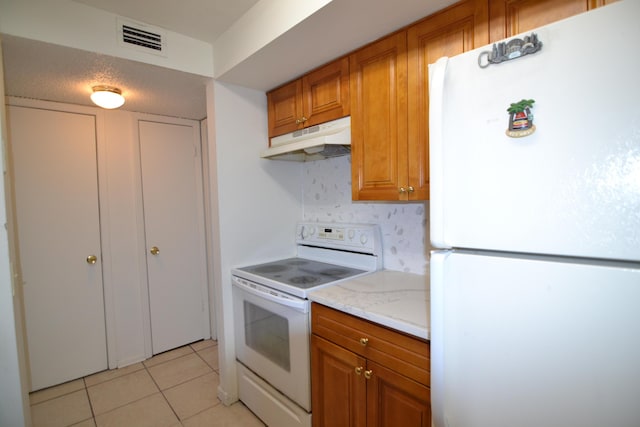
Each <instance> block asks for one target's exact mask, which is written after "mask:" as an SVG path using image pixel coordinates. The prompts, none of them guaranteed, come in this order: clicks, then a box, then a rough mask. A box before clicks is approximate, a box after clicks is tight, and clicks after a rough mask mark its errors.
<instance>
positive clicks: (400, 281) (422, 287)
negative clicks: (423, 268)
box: [308, 270, 431, 340]
mask: <svg viewBox="0 0 640 427" xmlns="http://www.w3.org/2000/svg"><path fill="white" fill-rule="evenodd" d="M308 298H309V299H310V300H311V301H313V302H317V303H318V304H322V305H325V306H327V307H331V308H334V309H336V310H340V311H342V312H344V313H348V314H351V315H354V316H356V317H360V318H362V319H366V320H369V321H371V322H374V323H377V324H379V325H382V326H386V327H388V328H391V329H395V330H397V331H400V332H404V333H406V334H409V335H413V336H416V337H418V338H422V339H426V340H429V339H430V335H431V334H430V327H429V326H430V325H429V317H430V298H429V276H428V275H427V276H424V275H419V274H414V273H404V272H401V271H394V270H380V271H376V272H373V273H371V274H367V275H364V276H360V277H357V278H355V279H350V280H345V281H343V282H339V283H336V284H334V285H331V286H326V287H323V288H320V289H317V290H315V291H312V292H310V293H309V295H308Z"/></svg>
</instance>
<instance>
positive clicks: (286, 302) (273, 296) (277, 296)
mask: <svg viewBox="0 0 640 427" xmlns="http://www.w3.org/2000/svg"><path fill="white" fill-rule="evenodd" d="M232 283H233V285H234V286H237V287H238V288H240V289H241V290H243V291H244V292H247V293H249V294H251V295H255V296H257V297H260V298H264V299H266V300H268V301H271V302H275V303H276V304H280V305H283V306H285V307H289V308H293V309H294V310H296V311H299V312H301V313H308V312H309V301H308V300H306V299H301V298H296V297H293V296H289V295H286V294H283V293H281V292H278V291H275V290H273V289H270V288H267V287H265V286H261V285H256V286H255V287H253V286H249V285H248V284H247V283H246V282H245V281H243V280H241V279H238V278H237V277H235V276H233V277H232Z"/></svg>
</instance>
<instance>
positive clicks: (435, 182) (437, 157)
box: [429, 56, 449, 248]
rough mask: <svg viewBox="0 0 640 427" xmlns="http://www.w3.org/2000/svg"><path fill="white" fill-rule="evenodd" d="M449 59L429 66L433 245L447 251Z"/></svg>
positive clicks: (431, 231)
mask: <svg viewBox="0 0 640 427" xmlns="http://www.w3.org/2000/svg"><path fill="white" fill-rule="evenodd" d="M448 63H449V58H448V57H446V56H444V57H442V58H440V59H438V60H437V61H436V62H435V63H433V64H430V65H429V180H430V184H429V198H430V201H429V203H430V222H431V230H430V236H431V244H432V245H433V246H435V247H437V248H446V247H448V245H447V244H446V243H445V241H444V206H443V185H444V184H443V182H442V181H443V179H444V176H443V164H442V162H443V160H444V156H443V153H442V151H443V148H444V147H443V140H442V128H443V122H442V116H443V114H442V109H443V102H444V80H445V76H446V71H447V64H448Z"/></svg>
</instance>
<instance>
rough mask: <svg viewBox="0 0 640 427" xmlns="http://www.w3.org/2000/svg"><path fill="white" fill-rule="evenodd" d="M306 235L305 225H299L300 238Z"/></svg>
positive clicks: (304, 237)
mask: <svg viewBox="0 0 640 427" xmlns="http://www.w3.org/2000/svg"><path fill="white" fill-rule="evenodd" d="M307 236H308V233H307V227H305V226H304V225H303V226H302V227H300V238H301V239H302V240H304V239H306V238H307Z"/></svg>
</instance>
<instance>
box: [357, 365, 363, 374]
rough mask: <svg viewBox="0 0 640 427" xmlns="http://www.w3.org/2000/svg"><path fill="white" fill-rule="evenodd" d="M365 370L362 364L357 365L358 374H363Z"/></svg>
mask: <svg viewBox="0 0 640 427" xmlns="http://www.w3.org/2000/svg"><path fill="white" fill-rule="evenodd" d="M363 370H364V368H363V367H362V366H356V369H355V371H356V375H362V371H363Z"/></svg>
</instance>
